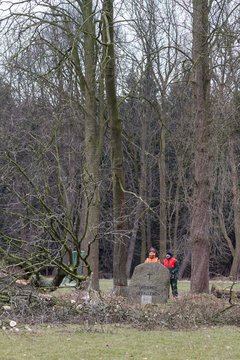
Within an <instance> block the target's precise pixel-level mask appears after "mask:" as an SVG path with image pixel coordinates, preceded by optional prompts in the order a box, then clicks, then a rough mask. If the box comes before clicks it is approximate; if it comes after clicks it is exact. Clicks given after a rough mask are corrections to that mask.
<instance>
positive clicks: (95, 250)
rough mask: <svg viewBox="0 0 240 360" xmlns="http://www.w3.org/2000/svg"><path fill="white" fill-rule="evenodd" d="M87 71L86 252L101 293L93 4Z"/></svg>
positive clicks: (87, 25) (87, 17) (87, 14)
mask: <svg viewBox="0 0 240 360" xmlns="http://www.w3.org/2000/svg"><path fill="white" fill-rule="evenodd" d="M83 14H84V26H83V32H84V44H83V46H84V67H85V89H84V96H85V174H84V175H85V176H84V184H85V217H86V222H87V223H86V225H85V226H86V236H85V239H84V250H85V251H88V247H89V244H91V248H90V253H89V255H90V256H89V263H90V266H91V270H92V284H91V285H92V288H93V289H95V290H99V276H98V272H99V269H98V268H99V242H98V230H99V214H100V199H99V163H100V154H99V150H100V149H99V148H98V144H99V139H98V136H99V128H98V124H97V119H96V73H95V72H96V54H95V51H96V49H95V41H96V40H95V25H94V17H93V5H92V1H91V0H84V1H83Z"/></svg>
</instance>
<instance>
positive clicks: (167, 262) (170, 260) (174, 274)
mask: <svg viewBox="0 0 240 360" xmlns="http://www.w3.org/2000/svg"><path fill="white" fill-rule="evenodd" d="M163 265H164V266H165V267H166V268H168V270H169V273H170V285H171V289H172V294H173V296H174V297H175V298H176V297H178V287H177V279H178V270H179V262H178V261H177V259H175V258H174V257H173V253H172V251H170V250H169V251H168V252H167V254H166V257H165V259H164V261H163Z"/></svg>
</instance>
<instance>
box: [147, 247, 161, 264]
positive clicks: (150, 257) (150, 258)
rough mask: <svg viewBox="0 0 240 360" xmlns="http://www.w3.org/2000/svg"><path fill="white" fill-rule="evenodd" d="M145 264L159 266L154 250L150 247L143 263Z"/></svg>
mask: <svg viewBox="0 0 240 360" xmlns="http://www.w3.org/2000/svg"><path fill="white" fill-rule="evenodd" d="M144 263H145V264H147V263H158V264H160V260H159V259H158V258H157V257H156V250H155V249H154V248H153V247H151V248H150V249H149V255H148V258H147V259H146V260H145V261H144Z"/></svg>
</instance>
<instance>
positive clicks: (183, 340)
mask: <svg viewBox="0 0 240 360" xmlns="http://www.w3.org/2000/svg"><path fill="white" fill-rule="evenodd" d="M239 340H240V329H239V328H235V327H222V328H208V329H198V330H194V331H181V332H180V331H178V332H174V331H168V330H162V331H151V332H150V331H138V330H135V329H129V328H117V327H113V326H111V327H109V326H104V327H101V328H95V329H94V328H92V329H91V331H87V330H86V329H85V330H84V329H83V328H81V327H77V326H71V325H67V326H60V327H53V326H52V327H51V328H48V327H46V326H45V327H44V326H42V327H36V328H34V329H33V331H32V332H27V331H26V330H23V329H22V330H21V329H20V331H19V332H18V333H13V332H4V331H0V348H1V356H0V358H1V360H23V359H29V360H35V359H38V360H68V359H69V360H115V359H121V360H161V359H165V358H169V359H171V360H195V359H196V360H225V359H228V360H235V359H236V360H238V359H240V342H239Z"/></svg>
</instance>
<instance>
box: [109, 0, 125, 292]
mask: <svg viewBox="0 0 240 360" xmlns="http://www.w3.org/2000/svg"><path fill="white" fill-rule="evenodd" d="M103 21H104V43H105V46H106V67H105V86H106V96H107V108H108V116H109V119H110V127H111V151H112V153H111V161H112V182H113V209H114V231H115V234H116V235H115V236H114V252H113V290H114V292H115V293H116V294H117V295H125V292H126V287H127V274H126V261H127V251H126V237H125V236H124V235H125V234H124V232H125V231H126V214H125V193H124V186H125V179H124V166H123V149H122V123H121V119H120V117H119V112H118V104H117V94H116V79H115V46H114V25H113V0H105V2H104V15H103Z"/></svg>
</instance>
